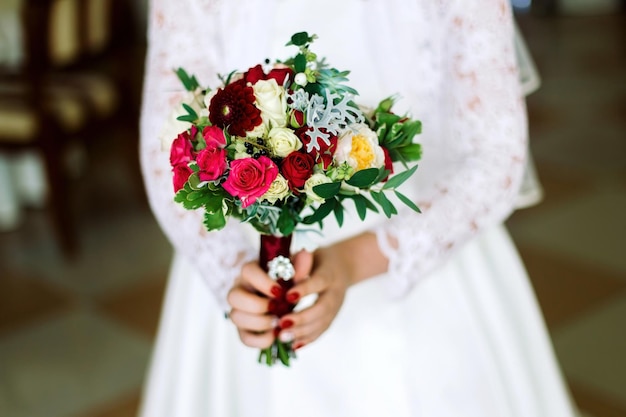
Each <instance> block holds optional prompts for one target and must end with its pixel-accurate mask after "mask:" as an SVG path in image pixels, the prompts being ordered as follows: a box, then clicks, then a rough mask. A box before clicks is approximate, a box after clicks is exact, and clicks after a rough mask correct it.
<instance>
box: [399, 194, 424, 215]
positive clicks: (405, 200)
mask: <svg viewBox="0 0 626 417" xmlns="http://www.w3.org/2000/svg"><path fill="white" fill-rule="evenodd" d="M394 193H395V194H396V197H398V199H399V200H400V201H402V202H403V203H404V204H406V205H407V206H409V207H410V208H411V209H412V210H413V211H416V212H418V213H421V212H422V211H421V210H420V209H419V207H417V204H415V203H414V202H413V201H412V200H411V199H410V198H409V197H407V196H405V195H404V194H402V193H401V192H400V191H398V190H394Z"/></svg>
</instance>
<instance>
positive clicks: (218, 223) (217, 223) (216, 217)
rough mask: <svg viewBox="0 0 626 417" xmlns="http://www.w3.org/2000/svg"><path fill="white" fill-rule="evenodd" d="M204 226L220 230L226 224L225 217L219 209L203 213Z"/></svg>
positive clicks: (210, 229)
mask: <svg viewBox="0 0 626 417" xmlns="http://www.w3.org/2000/svg"><path fill="white" fill-rule="evenodd" d="M204 226H205V227H206V228H207V230H208V231H209V232H210V231H213V230H221V229H223V228H224V226H226V217H224V213H222V211H221V210H219V211H216V212H215V213H208V212H207V213H204Z"/></svg>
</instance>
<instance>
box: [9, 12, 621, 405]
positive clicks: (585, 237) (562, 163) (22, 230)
mask: <svg viewBox="0 0 626 417" xmlns="http://www.w3.org/2000/svg"><path fill="white" fill-rule="evenodd" d="M519 23H520V26H521V28H522V31H523V33H524V34H525V35H526V37H527V42H528V44H529V47H530V49H531V51H532V53H533V55H534V57H535V59H536V61H537V66H538V67H539V70H540V72H541V75H542V77H543V85H542V88H541V89H540V90H539V91H538V92H536V93H534V94H533V95H532V96H530V97H529V100H528V104H529V112H530V119H531V136H532V139H531V140H532V150H533V154H534V157H535V161H536V164H537V168H538V172H539V176H540V178H541V181H542V184H543V186H544V188H545V194H546V197H545V200H544V202H543V203H542V204H540V205H538V206H535V207H532V208H529V209H525V210H522V211H519V212H517V213H515V214H514V215H513V216H512V217H511V219H510V220H509V222H508V225H509V227H510V230H511V232H512V234H513V237H514V238H515V240H516V242H517V243H518V245H519V248H520V252H521V254H522V256H523V258H524V260H525V262H526V265H527V267H528V270H529V272H530V275H531V277H532V280H533V284H534V286H535V289H536V291H537V294H538V298H539V300H540V303H541V305H542V308H543V310H544V314H545V317H546V321H547V323H548V326H549V328H550V331H551V334H552V336H553V340H554V344H555V348H556V351H557V354H558V357H559V360H560V361H561V364H562V366H563V369H564V371H565V374H566V376H567V379H568V382H569V383H570V386H571V389H572V393H573V396H574V398H575V399H576V401H577V403H578V405H579V406H580V408H581V409H582V410H583V412H584V414H585V415H586V416H590V417H591V416H593V417H617V416H626V353H625V352H626V326H625V325H624V318H625V317H626V252H625V251H624V248H626V239H625V238H624V236H625V234H626V216H625V215H624V213H626V192H625V191H626V77H625V74H626V49H625V48H626V44H624V42H623V40H624V39H626V36H624V35H625V33H624V32H625V31H626V25H625V24H624V23H626V22H625V20H624V16H610V17H607V16H604V17H579V18H547V17H546V18H542V17H531V16H527V15H524V16H520V17H519ZM119 133H120V132H118V131H115V130H113V131H111V132H106V133H105V135H104V136H105V140H106V139H108V138H107V136H106V135H110V137H117V138H118V139H117V140H118V141H119V140H136V139H135V138H134V137H128V135H126V136H124V134H119ZM111 145H113V146H111ZM119 148H120V147H119V146H117V145H116V143H113V144H111V143H106V141H103V140H100V141H99V142H98V144H97V145H96V148H95V149H92V151H93V152H92V153H93V154H97V155H98V158H96V159H94V160H92V161H91V164H92V165H93V166H94V168H95V169H94V172H95V173H96V175H95V176H88V177H86V178H82V179H81V180H79V181H77V182H76V187H77V189H78V190H79V195H80V196H81V197H82V198H80V199H77V202H76V204H75V206H76V216H77V220H78V222H79V224H80V226H81V236H80V238H81V256H80V257H79V258H78V259H76V260H75V261H74V262H67V261H64V260H63V258H62V257H60V255H59V253H58V251H57V249H56V247H55V246H54V241H53V240H52V237H51V234H50V231H49V225H48V223H47V221H46V216H45V212H44V211H38V210H30V211H29V212H28V213H27V214H28V215H27V216H26V217H25V219H24V222H23V224H22V225H21V226H20V227H19V229H17V230H15V231H11V232H4V233H0V416H3V417H22V416H24V417H131V416H134V415H135V414H136V410H137V408H138V404H139V401H140V390H141V382H142V379H143V376H144V372H145V369H146V364H147V362H148V360H149V355H150V350H151V343H152V341H153V339H154V335H155V331H156V325H157V321H158V316H159V309H160V303H161V299H162V296H163V291H164V286H165V280H166V276H167V268H168V263H169V259H170V248H169V245H168V243H167V242H166V240H165V239H164V238H163V236H162V235H161V233H160V231H159V229H158V227H157V225H156V224H155V222H154V220H153V218H152V216H151V214H150V211H149V210H148V208H147V206H146V204H145V201H144V197H143V195H142V194H141V193H140V192H138V191H137V188H136V187H134V186H133V184H134V183H133V181H129V178H136V176H137V173H136V172H134V171H129V170H128V166H127V165H125V163H124V162H123V160H122V159H121V158H119V155H118V154H116V152H115V151H116V149H119ZM97 173H100V174H99V175H98V174H97ZM102 173H106V175H102ZM120 237H123V239H120ZM503 417H504V416H503Z"/></svg>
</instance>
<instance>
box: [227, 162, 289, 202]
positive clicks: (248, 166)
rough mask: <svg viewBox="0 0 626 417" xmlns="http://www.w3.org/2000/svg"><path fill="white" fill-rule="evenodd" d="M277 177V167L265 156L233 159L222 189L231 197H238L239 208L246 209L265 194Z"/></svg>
mask: <svg viewBox="0 0 626 417" xmlns="http://www.w3.org/2000/svg"><path fill="white" fill-rule="evenodd" d="M277 176H278V167H277V166H276V164H275V163H274V161H272V160H271V159H270V158H268V157H267V156H261V157H259V159H254V158H244V159H235V160H234V161H232V162H231V163H230V172H229V174H228V178H226V181H224V184H223V187H224V189H225V190H226V191H227V192H228V193H229V194H230V195H232V196H233V197H239V199H240V200H241V206H242V207H243V208H246V207H248V206H249V205H251V204H253V203H254V202H255V201H256V200H257V199H258V198H259V197H261V196H262V195H263V194H265V192H266V191H267V190H268V189H269V188H270V185H272V182H273V181H274V180H275V179H276V177H277Z"/></svg>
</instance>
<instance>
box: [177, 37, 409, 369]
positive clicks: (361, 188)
mask: <svg viewBox="0 0 626 417" xmlns="http://www.w3.org/2000/svg"><path fill="white" fill-rule="evenodd" d="M315 38H316V36H315V35H312V36H310V35H309V34H308V33H306V32H301V33H296V34H295V35H293V36H292V37H291V40H290V42H289V43H287V45H293V46H295V47H297V48H298V52H297V53H296V54H295V55H294V56H292V57H290V58H289V59H286V60H284V61H276V62H273V63H270V62H269V60H267V61H266V62H265V63H264V65H261V64H259V65H256V66H254V67H251V68H249V69H248V70H247V71H245V72H243V73H240V72H232V73H230V74H229V75H227V76H224V77H220V79H221V81H222V83H221V85H220V86H219V87H218V88H216V89H209V88H207V87H204V86H201V85H200V84H199V83H198V81H197V79H196V78H195V76H191V75H189V74H188V73H187V72H186V71H185V70H183V69H178V70H177V74H178V77H179V78H180V80H181V81H182V83H183V85H184V86H185V88H186V90H187V91H188V92H189V98H188V100H186V101H185V102H183V103H181V105H182V107H181V108H180V110H181V111H180V113H181V114H180V115H179V116H178V118H177V120H178V122H184V123H186V125H185V128H184V130H182V131H181V132H180V133H179V134H178V135H177V137H176V138H175V139H174V140H173V142H172V144H171V148H170V149H171V150H170V162H171V165H172V169H173V182H174V190H175V192H176V195H175V201H176V202H178V203H180V204H182V205H183V206H184V207H185V208H186V209H189V210H196V209H201V210H203V211H204V226H205V227H206V229H207V230H209V231H213V230H220V229H222V228H223V227H224V226H225V225H226V222H227V220H228V218H230V217H234V218H236V219H238V220H240V221H242V222H246V223H249V224H250V225H252V226H253V227H254V228H255V229H256V230H258V231H259V233H260V234H261V253H260V264H261V266H262V267H263V268H265V270H266V271H268V273H269V274H270V276H272V277H273V278H274V279H276V280H277V281H278V283H279V284H280V285H281V287H283V289H284V291H283V294H284V293H286V292H287V290H288V289H289V288H291V286H292V285H293V283H292V281H291V278H292V276H293V267H292V266H291V264H290V262H289V244H290V238H291V235H292V233H293V232H294V230H295V229H296V227H298V226H299V225H316V224H319V226H320V227H322V225H323V223H322V221H323V220H324V218H326V216H328V215H330V214H331V213H332V214H333V215H334V217H335V219H336V221H337V222H338V224H339V225H340V226H341V225H342V223H343V220H344V208H345V206H344V205H345V204H346V201H351V202H352V203H353V204H354V205H355V207H356V212H357V213H358V216H359V218H360V219H361V220H363V219H364V218H365V217H366V213H367V211H368V210H371V211H374V212H379V211H380V210H382V212H383V213H384V214H385V215H386V216H387V217H391V216H392V215H393V214H396V213H397V210H396V208H395V206H394V204H393V202H392V200H390V199H389V198H388V193H393V194H395V196H396V197H397V199H398V200H400V201H401V202H403V203H404V204H406V205H407V206H409V207H410V208H411V209H413V210H415V211H418V212H419V208H418V207H417V206H416V205H415V204H414V203H413V202H412V201H411V200H410V199H409V198H407V197H406V196H405V195H403V194H402V193H401V192H399V191H398V187H399V186H400V185H401V184H402V183H403V182H404V181H406V180H407V179H408V178H409V177H410V176H411V175H412V174H413V173H414V172H415V170H416V169H417V165H414V166H413V167H411V168H409V166H408V163H409V162H411V161H416V160H418V159H419V158H420V156H421V148H420V145H419V144H417V143H414V142H413V139H414V137H415V135H417V134H418V133H420V130H421V123H420V122H419V121H418V120H413V119H410V118H409V117H407V116H400V115H396V114H394V113H393V112H392V111H391V107H392V106H393V104H394V98H393V97H388V98H385V99H384V100H382V101H381V102H380V103H379V104H378V106H377V107H376V108H375V109H371V110H366V109H363V108H361V107H359V106H358V105H357V104H356V103H355V102H354V101H353V100H354V97H355V96H356V95H358V93H357V92H356V90H354V89H353V88H351V87H349V86H348V85H346V84H345V82H346V81H347V80H348V79H347V78H346V76H347V75H348V74H349V72H348V71H338V70H337V69H335V68H331V67H329V66H327V65H326V63H325V60H323V59H322V60H320V59H318V57H317V56H316V55H315V53H313V52H312V51H311V50H310V49H309V47H310V45H311V43H312V42H313V41H314V39H315ZM395 161H399V162H402V163H403V166H404V168H405V169H404V170H403V171H402V172H400V173H397V174H396V175H392V174H393V171H394V168H393V165H392V163H393V162H395ZM283 297H284V296H283ZM293 308H294V305H293V304H291V303H289V302H288V301H287V300H286V299H284V298H281V297H278V298H277V299H276V300H274V301H273V302H271V303H270V310H271V311H270V312H269V313H270V314H273V315H276V316H278V317H280V316H282V315H284V314H287V313H288V312H290V311H292V310H293ZM293 356H294V352H293V349H292V347H291V344H290V343H283V342H281V341H279V340H278V339H277V340H276V341H275V342H274V344H273V345H272V346H271V347H270V348H267V349H265V350H263V351H262V352H261V355H260V357H259V361H263V362H265V363H267V364H268V365H272V364H274V363H276V361H278V360H279V361H280V362H282V363H283V364H284V365H287V366H288V365H289V359H290V357H293Z"/></svg>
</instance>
